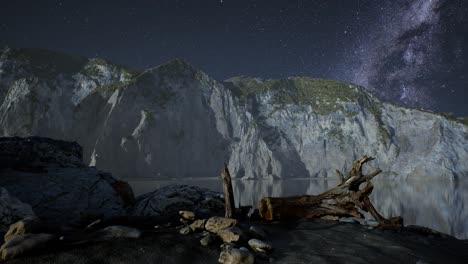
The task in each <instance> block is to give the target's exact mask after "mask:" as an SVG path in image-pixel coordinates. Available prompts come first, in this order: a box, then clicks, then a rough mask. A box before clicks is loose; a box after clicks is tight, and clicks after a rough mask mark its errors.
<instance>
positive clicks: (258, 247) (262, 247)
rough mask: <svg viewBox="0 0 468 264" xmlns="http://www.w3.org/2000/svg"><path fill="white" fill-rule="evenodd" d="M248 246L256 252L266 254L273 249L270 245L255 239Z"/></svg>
mask: <svg viewBox="0 0 468 264" xmlns="http://www.w3.org/2000/svg"><path fill="white" fill-rule="evenodd" d="M248 244H249V246H250V247H251V248H252V249H253V250H254V251H255V252H266V251H268V250H271V249H272V248H273V247H272V246H271V245H270V244H269V243H267V242H265V241H263V240H260V239H255V238H254V239H250V240H249V242H248Z"/></svg>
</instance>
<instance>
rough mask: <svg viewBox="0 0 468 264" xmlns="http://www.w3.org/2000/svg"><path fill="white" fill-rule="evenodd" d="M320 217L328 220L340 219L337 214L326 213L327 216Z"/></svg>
mask: <svg viewBox="0 0 468 264" xmlns="http://www.w3.org/2000/svg"><path fill="white" fill-rule="evenodd" d="M320 219H323V220H328V221H338V219H340V218H339V217H338V216H336V215H326V216H322V217H320Z"/></svg>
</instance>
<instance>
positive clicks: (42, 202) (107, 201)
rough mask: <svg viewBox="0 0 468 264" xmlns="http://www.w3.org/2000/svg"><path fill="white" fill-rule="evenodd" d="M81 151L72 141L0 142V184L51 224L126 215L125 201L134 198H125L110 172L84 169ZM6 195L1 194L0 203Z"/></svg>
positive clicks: (16, 139) (19, 139)
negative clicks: (0, 199)
mask: <svg viewBox="0 0 468 264" xmlns="http://www.w3.org/2000/svg"><path fill="white" fill-rule="evenodd" d="M81 153H82V150H81V147H80V146H79V145H78V144H76V143H73V142H65V141H57V140H52V139H47V138H39V137H32V138H0V165H1V166H0V186H1V187H3V188H5V189H6V190H8V193H9V194H10V195H13V196H15V197H17V198H19V199H20V200H21V201H22V202H24V203H28V204H30V205H31V206H32V210H33V211H34V213H35V214H36V215H37V216H38V217H41V218H42V219H43V220H45V221H47V222H50V223H54V224H79V223H82V221H89V220H95V219H96V218H108V217H112V216H120V215H126V213H127V209H126V208H127V206H129V204H126V203H127V202H131V200H132V199H134V197H129V196H133V194H132V193H131V189H130V191H128V190H127V189H129V187H128V185H125V184H124V183H123V182H121V181H118V180H116V179H114V178H113V177H112V176H111V175H110V174H108V173H104V172H101V171H98V170H97V169H96V168H90V167H87V166H85V165H84V164H83V162H82V160H81ZM125 187H127V188H125ZM8 193H7V194H8ZM7 194H6V195H4V194H2V197H4V198H3V200H2V201H4V200H5V199H6V198H5V197H7ZM129 198H130V199H129ZM10 200H12V198H11V199H10ZM12 201H13V200H12ZM15 201H16V200H15ZM18 203H19V201H17V202H15V203H12V205H11V206H15V204H18ZM23 207H24V206H23ZM29 208H31V207H29ZM26 209H27V208H26ZM26 209H24V210H26ZM4 211H5V210H4ZM10 211H11V210H10ZM26 212H27V210H26ZM17 213H19V212H17ZM23 214H24V213H23Z"/></svg>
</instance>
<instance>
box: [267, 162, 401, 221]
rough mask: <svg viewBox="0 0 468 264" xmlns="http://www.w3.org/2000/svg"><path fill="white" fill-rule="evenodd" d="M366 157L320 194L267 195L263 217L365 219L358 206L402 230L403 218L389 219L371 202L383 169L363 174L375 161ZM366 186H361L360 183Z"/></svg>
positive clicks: (282, 218)
mask: <svg viewBox="0 0 468 264" xmlns="http://www.w3.org/2000/svg"><path fill="white" fill-rule="evenodd" d="M373 159H374V158H372V157H367V156H364V157H362V158H361V159H359V160H356V161H354V163H353V168H352V169H351V171H350V172H349V174H348V176H347V177H345V176H344V175H343V174H342V173H341V172H340V171H339V170H337V171H336V172H337V175H338V178H339V179H340V181H341V183H340V184H339V185H338V186H337V187H335V188H333V189H330V190H328V191H326V192H324V193H321V194H318V195H301V196H291V197H278V198H273V197H265V198H263V199H262V200H260V202H259V211H260V216H261V217H262V218H263V219H265V220H267V221H272V220H285V219H291V218H316V217H322V216H326V215H331V216H338V217H357V218H364V216H363V214H362V213H361V212H359V210H358V208H359V209H361V210H363V211H365V212H369V213H370V214H371V215H372V216H373V217H374V218H375V219H376V220H377V221H378V223H379V227H380V228H384V229H399V228H401V227H402V226H403V219H402V218H401V217H393V218H390V219H386V218H384V217H383V216H381V215H380V214H379V213H378V212H377V210H375V208H374V206H373V205H372V203H371V202H370V199H369V195H370V194H371V192H372V190H373V185H372V183H371V179H372V178H374V177H375V176H377V175H378V174H379V173H381V172H382V170H380V169H377V170H376V171H374V172H372V173H370V174H363V173H362V166H363V165H364V164H365V163H366V162H368V161H371V160H373ZM362 183H365V186H364V187H363V188H362V189H360V185H361V184H362Z"/></svg>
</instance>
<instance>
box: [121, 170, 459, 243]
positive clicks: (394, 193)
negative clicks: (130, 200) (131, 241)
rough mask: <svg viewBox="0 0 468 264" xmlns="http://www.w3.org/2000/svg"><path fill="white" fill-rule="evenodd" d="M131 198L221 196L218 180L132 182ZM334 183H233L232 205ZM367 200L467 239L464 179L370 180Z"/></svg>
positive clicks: (315, 190)
mask: <svg viewBox="0 0 468 264" xmlns="http://www.w3.org/2000/svg"><path fill="white" fill-rule="evenodd" d="M129 183H130V185H132V187H133V189H134V191H135V195H140V194H144V193H147V192H150V191H153V190H155V189H157V188H160V187H163V186H166V185H169V184H188V185H196V186H200V187H205V188H209V189H212V190H215V191H220V192H222V183H221V180H220V179H202V180H200V179H196V180H190V179H189V180H187V179H184V180H157V181H155V180H134V181H129ZM337 184H338V181H337V180H330V179H294V180H233V189H234V196H235V199H236V205H237V204H239V202H240V204H242V205H254V206H256V204H257V203H258V201H259V200H260V199H261V198H263V197H265V196H277V197H281V196H290V195H299V194H318V193H321V192H323V191H325V190H328V189H330V188H333V187H335V186H336V185H337ZM373 184H374V187H375V188H374V191H373V192H372V194H371V196H370V197H371V200H372V203H373V204H374V206H375V207H376V208H377V210H378V211H379V212H380V213H381V214H382V215H384V216H385V217H388V216H398V215H399V216H402V217H403V218H404V221H405V225H421V226H426V227H430V228H432V229H435V230H438V231H441V232H444V233H447V234H450V235H453V236H455V237H458V238H462V239H468V179H464V180H441V179H433V178H430V179H428V180H425V181H416V180H408V181H400V180H379V179H378V178H376V179H374V180H373Z"/></svg>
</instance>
